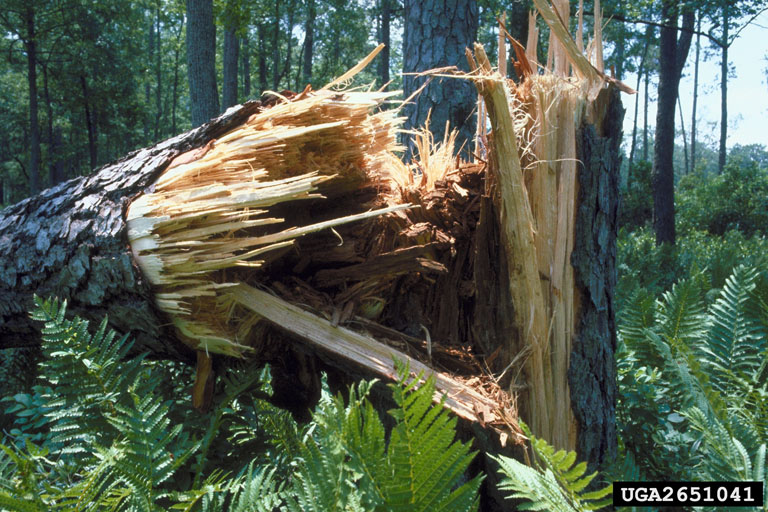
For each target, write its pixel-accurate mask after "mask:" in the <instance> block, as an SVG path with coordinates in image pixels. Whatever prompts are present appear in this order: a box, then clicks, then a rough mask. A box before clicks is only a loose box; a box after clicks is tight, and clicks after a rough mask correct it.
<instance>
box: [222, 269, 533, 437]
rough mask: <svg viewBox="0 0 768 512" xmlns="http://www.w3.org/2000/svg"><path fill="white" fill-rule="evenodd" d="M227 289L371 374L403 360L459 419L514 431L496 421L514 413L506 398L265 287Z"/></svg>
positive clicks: (388, 372) (391, 370) (387, 373)
mask: <svg viewBox="0 0 768 512" xmlns="http://www.w3.org/2000/svg"><path fill="white" fill-rule="evenodd" d="M227 293H229V294H230V295H231V296H232V298H233V299H234V300H235V301H236V302H237V303H238V304H240V305H242V306H244V307H246V308H248V309H250V310H251V311H253V312H254V313H256V314H258V315H260V316H261V317H263V318H264V319H266V320H267V321H269V322H271V323H273V324H274V325H277V326H279V327H280V328H281V329H284V330H286V331H288V332H290V333H292V334H294V335H296V336H297V337H299V338H301V339H303V340H305V341H307V342H308V343H310V344H311V345H313V346H315V347H318V348H320V349H321V350H323V351H325V352H326V353H328V354H332V355H333V356H335V357H341V358H343V359H346V360H347V361H349V362H350V363H353V364H354V365H356V366H360V367H363V368H366V369H367V370H369V371H371V372H373V373H375V374H376V375H381V376H383V377H385V378H388V379H392V380H395V379H397V370H396V368H395V360H398V361H400V362H402V363H405V364H407V365H408V367H409V369H410V371H411V372H412V375H414V376H418V375H420V374H421V375H423V377H425V378H426V377H429V376H434V377H435V396H434V401H435V402H440V401H441V400H444V406H445V407H447V408H448V409H450V410H451V411H453V412H454V413H456V415H458V416H460V417H462V418H465V419H468V420H470V421H475V422H480V423H493V424H494V428H496V429H498V430H500V431H502V430H503V431H505V432H506V433H507V435H513V436H518V435H519V433H518V432H517V431H516V429H515V430H513V427H514V426H513V425H509V426H507V427H506V428H505V427H503V426H502V424H500V423H499V422H502V421H503V419H504V418H514V417H516V412H515V411H514V408H513V407H512V404H511V403H499V402H497V401H496V400H493V399H490V398H488V397H485V396H483V395H481V394H480V393H478V392H477V391H475V390H474V389H472V388H471V387H469V386H467V385H465V384H463V383H462V382H459V381H458V380H456V379H454V378H452V377H451V376H449V375H447V374H444V373H441V372H437V371H435V370H434V369H432V368H430V367H428V366H426V365H425V364H423V363H421V362H419V361H418V360H416V359H413V358H412V357H410V356H408V355H407V354H405V353H403V352H400V351H398V350H396V349H393V348H391V347H389V346H387V345H385V344H383V343H381V342H379V341H377V340H376V339H375V338H372V337H370V336H365V335H363V334H360V333H358V332H355V331H352V330H349V329H347V328H345V327H341V326H336V325H333V324H332V323H331V322H330V321H328V320H326V319H325V318H322V317H320V316H318V315H315V314H313V313H311V312H309V311H306V310H304V309H301V308H299V307H298V306H295V305H293V304H291V303H289V302H286V301H284V300H282V299H280V298H279V297H275V296H274V295H272V294H269V293H267V292H265V291H262V290H258V289H255V288H253V287H250V286H247V285H244V284H243V285H239V286H236V287H233V288H232V289H231V290H229V291H228V292H227Z"/></svg>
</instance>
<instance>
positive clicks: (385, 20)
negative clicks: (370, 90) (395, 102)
mask: <svg viewBox="0 0 768 512" xmlns="http://www.w3.org/2000/svg"><path fill="white" fill-rule="evenodd" d="M389 2H390V0H381V15H380V20H381V21H380V24H379V42H380V43H384V49H383V50H382V51H381V56H380V57H379V80H381V85H382V86H384V85H385V84H388V83H389V55H390V51H389V50H390V48H389V46H390V29H389V24H390V18H391V17H392V10H391V8H390V5H389Z"/></svg>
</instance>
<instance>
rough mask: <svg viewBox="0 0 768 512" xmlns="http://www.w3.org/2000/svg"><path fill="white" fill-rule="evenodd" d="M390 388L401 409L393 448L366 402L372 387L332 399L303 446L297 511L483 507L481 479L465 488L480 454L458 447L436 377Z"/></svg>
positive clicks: (403, 372)
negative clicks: (437, 398)
mask: <svg viewBox="0 0 768 512" xmlns="http://www.w3.org/2000/svg"><path fill="white" fill-rule="evenodd" d="M399 372H400V383H398V384H394V385H391V389H392V393H393V398H394V400H395V403H396V405H397V407H396V408H395V409H393V410H391V411H389V413H390V415H392V417H393V418H394V419H395V422H396V423H395V426H394V428H393V429H392V432H391V434H390V439H389V443H388V444H387V443H386V433H385V429H384V426H383V424H382V422H381V420H380V419H379V416H378V413H377V412H376V410H375V409H374V408H373V406H372V405H371V403H370V402H369V401H368V400H367V399H366V397H367V395H368V393H369V392H370V389H371V386H372V385H373V383H365V382H363V383H361V384H359V385H358V386H357V387H356V388H355V387H353V388H352V390H351V391H350V396H349V400H348V404H345V402H344V400H343V399H342V397H340V396H337V397H334V398H330V397H325V398H324V399H323V400H322V402H321V404H320V405H319V407H318V410H317V412H316V413H315V416H314V428H313V429H312V430H310V431H309V432H308V434H307V437H306V439H305V440H304V442H303V443H302V445H301V447H300V457H299V459H298V460H297V472H296V475H295V479H296V482H295V484H294V486H293V489H294V493H293V495H292V496H290V497H289V499H288V505H289V509H290V510H295V511H298V510H302V511H309V510H317V511H328V510H345V511H346V510H350V511H351V510H366V511H369V510H382V511H383V510H387V511H390V510H393V511H396V510H408V511H468V510H475V509H476V508H477V504H478V497H477V490H478V488H479V485H480V483H481V477H475V478H473V479H471V480H469V481H468V482H464V483H462V479H463V474H464V472H465V470H466V469H467V467H468V466H469V463H470V462H471V460H472V458H473V456H474V454H473V453H470V451H469V446H468V445H467V444H463V443H459V442H456V441H454V436H455V426H456V419H455V418H452V417H451V416H450V415H449V413H448V412H447V411H445V409H444V408H443V407H442V406H439V405H438V406H435V405H433V404H432V396H433V395H434V378H433V377H430V378H429V379H426V382H423V383H422V385H421V386H420V387H418V388H417V387H416V384H417V382H418V381H419V379H416V380H414V381H412V382H411V383H410V384H407V385H406V384H405V379H406V376H407V374H408V371H407V369H406V368H400V370H399Z"/></svg>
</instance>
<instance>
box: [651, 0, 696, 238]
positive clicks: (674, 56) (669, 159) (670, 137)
mask: <svg viewBox="0 0 768 512" xmlns="http://www.w3.org/2000/svg"><path fill="white" fill-rule="evenodd" d="M678 17H679V11H678V6H677V4H676V3H675V2H674V1H671V0H665V1H664V2H663V4H662V19H663V20H664V26H663V27H662V28H661V29H660V30H661V36H660V39H659V93H658V94H659V98H658V108H657V112H656V135H655V140H654V146H653V150H654V155H653V228H654V231H655V232H656V243H657V244H662V243H671V244H674V243H675V169H674V165H673V152H674V149H675V107H676V103H677V94H678V86H679V84H680V74H681V73H682V71H683V66H684V65H685V59H686V58H687V56H688V50H689V49H690V47H691V40H692V29H693V22H694V14H693V12H687V13H685V14H684V15H683V26H684V28H685V29H686V30H683V31H682V33H681V34H680V38H679V40H678V37H677V35H678V29H677V26H678Z"/></svg>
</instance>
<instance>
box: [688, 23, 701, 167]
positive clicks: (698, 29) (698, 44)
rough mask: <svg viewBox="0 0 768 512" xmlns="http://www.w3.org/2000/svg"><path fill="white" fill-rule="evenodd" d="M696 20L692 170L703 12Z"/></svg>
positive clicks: (694, 158) (694, 159)
mask: <svg viewBox="0 0 768 512" xmlns="http://www.w3.org/2000/svg"><path fill="white" fill-rule="evenodd" d="M697 18H698V19H697V21H696V56H695V60H694V64H693V107H692V108H691V169H690V170H691V171H693V170H695V169H696V109H697V106H698V102H699V58H700V56H701V14H699V15H698V16H697Z"/></svg>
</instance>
